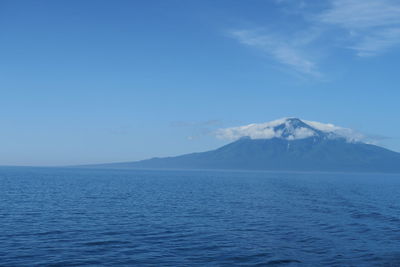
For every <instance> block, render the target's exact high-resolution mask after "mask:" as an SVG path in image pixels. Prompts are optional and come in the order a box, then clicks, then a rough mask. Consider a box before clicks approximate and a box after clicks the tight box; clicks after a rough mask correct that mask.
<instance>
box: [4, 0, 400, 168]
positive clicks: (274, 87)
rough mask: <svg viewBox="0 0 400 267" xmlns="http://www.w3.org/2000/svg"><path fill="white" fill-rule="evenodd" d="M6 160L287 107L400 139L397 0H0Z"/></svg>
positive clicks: (145, 150)
mask: <svg viewBox="0 0 400 267" xmlns="http://www.w3.org/2000/svg"><path fill="white" fill-rule="evenodd" d="M0 48H1V49H0V58H1V60H0V114H1V116H0V123H1V131H0V144H1V149H0V165H63V164H78V163H98V162H116V161H130V160H138V159H144V158H148V157H153V156H168V155H177V154H182V153H188V152H193V151H205V150H209V149H212V148H216V147H218V146H220V145H223V144H225V143H227V141H226V140H220V139H217V138H215V131H216V130H218V129H220V128H226V127H234V126H240V125H244V124H248V123H253V122H266V121H271V120H274V119H278V118H281V117H287V116H295V117H299V118H303V119H306V120H313V121H320V122H325V123H333V124H335V125H339V126H343V127H347V128H353V129H355V130H357V131H359V132H362V133H364V134H366V135H368V136H371V137H373V138H375V139H376V140H377V142H378V143H379V144H380V145H383V146H385V147H387V148H390V149H392V150H395V151H400V124H399V123H398V122H399V117H400V108H399V100H400V90H399V84H400V75H399V62H400V2H399V1H395V0H393V1H392V0H379V1H378V0H363V1H359V0H326V1H313V0H309V1H300V0H299V1H297V0H290V1H289V0H252V1H244V0H217V1H215V0H209V1H207V0H203V1H194V0H193V1H192V0H187V1H182V0H168V1H161V0H160V1H152V0H146V1H122V0H118V1H101V0H96V1H89V0H84V1H78V0H68V1H51V0H48V1H43V0H37V1H30V0H29V1H28V0H27V1H22V0H20V1H4V0H3V1H1V2H0Z"/></svg>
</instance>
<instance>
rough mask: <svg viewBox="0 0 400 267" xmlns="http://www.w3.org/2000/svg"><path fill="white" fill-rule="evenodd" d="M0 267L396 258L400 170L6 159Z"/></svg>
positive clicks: (393, 261)
mask: <svg viewBox="0 0 400 267" xmlns="http://www.w3.org/2000/svg"><path fill="white" fill-rule="evenodd" d="M0 265H2V266H46V265H62V266H76V265H92V266H95V265H105V266H115V265H121V266H124V265H125V266H132V265H151V266H205V265H208V266H232V265H242V266H248V265H250V266H252V265H259V266H400V175H383V174H323V173H271V172H228V171H131V170H89V169H61V168H0Z"/></svg>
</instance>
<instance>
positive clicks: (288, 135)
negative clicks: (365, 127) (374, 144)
mask: <svg viewBox="0 0 400 267" xmlns="http://www.w3.org/2000/svg"><path fill="white" fill-rule="evenodd" d="M301 122H302V123H304V125H303V124H301V125H295V123H293V121H291V118H283V119H279V120H275V121H271V122H265V123H253V124H248V125H244V126H238V127H231V128H224V129H219V130H217V131H216V136H217V137H218V138H220V139H225V140H230V141H233V140H237V139H240V138H242V137H249V138H251V139H272V138H282V139H286V140H299V139H304V138H308V137H312V136H318V135H320V133H321V132H322V133H324V135H325V136H326V137H328V138H332V139H333V138H344V139H346V140H347V141H348V142H367V139H366V137H365V136H364V135H362V134H360V133H358V132H356V131H354V130H352V129H348V128H343V127H339V126H335V125H333V124H325V123H320V122H314V121H307V120H301Z"/></svg>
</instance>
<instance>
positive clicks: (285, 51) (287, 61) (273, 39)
mask: <svg viewBox="0 0 400 267" xmlns="http://www.w3.org/2000/svg"><path fill="white" fill-rule="evenodd" d="M231 35H232V36H233V37H234V38H236V39H237V40H238V41H239V42H240V43H242V44H245V45H248V46H251V47H255V48H258V49H261V50H262V51H264V52H265V53H267V54H268V55H270V56H272V57H273V58H274V59H275V60H277V61H278V62H279V63H281V64H284V65H286V66H289V67H291V68H292V69H294V70H295V71H297V72H299V73H302V74H307V75H312V76H320V73H319V71H318V69H317V66H316V63H315V62H313V61H312V60H310V59H308V58H307V57H306V56H305V55H304V54H305V53H304V51H302V46H303V45H304V43H305V44H307V43H308V42H309V41H307V40H306V39H294V38H292V40H290V41H289V40H285V39H282V38H279V37H277V36H274V35H272V34H268V33H266V32H260V31H255V30H237V31H232V32H231Z"/></svg>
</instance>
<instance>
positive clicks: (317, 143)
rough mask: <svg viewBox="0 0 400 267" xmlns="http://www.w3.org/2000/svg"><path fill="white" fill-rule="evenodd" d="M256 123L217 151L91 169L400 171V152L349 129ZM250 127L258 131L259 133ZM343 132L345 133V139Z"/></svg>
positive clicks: (296, 121)
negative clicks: (359, 137)
mask: <svg viewBox="0 0 400 267" xmlns="http://www.w3.org/2000/svg"><path fill="white" fill-rule="evenodd" d="M254 125H255V124H251V125H250V126H245V127H244V128H241V129H244V133H245V134H247V133H251V134H253V137H251V135H250V136H243V137H241V138H239V139H237V140H235V141H234V142H232V143H229V144H227V145H224V146H222V147H220V148H217V149H214V150H210V151H206V152H197V153H190V154H185V155H180V156H175V157H165V158H152V159H147V160H142V161H136V162H123V163H110V164H99V165H91V166H92V167H101V168H124V169H126V168H133V169H232V170H269V171H328V172H389V173H397V172H400V153H397V152H394V151H391V150H388V149H386V148H383V147H379V146H376V145H372V144H368V143H365V142H362V141H359V140H356V139H355V138H349V136H350V135H349V133H351V132H349V131H343V129H345V128H340V127H336V126H334V125H329V124H325V126H324V125H322V124H321V125H322V126H321V125H320V126H319V127H320V129H318V128H316V127H313V125H310V124H308V123H307V122H305V121H302V120H300V119H297V118H285V119H283V120H277V121H273V122H271V123H269V124H268V123H266V124H262V126H261V127H259V126H258V125H256V126H254ZM326 125H327V126H326ZM246 127H247V128H246ZM248 129H253V132H249V130H248ZM254 129H255V130H254ZM239 130H240V129H239ZM235 131H236V132H235V133H237V132H238V131H237V130H236V129H235ZM341 132H345V134H343V135H341V134H340V133H341ZM256 137H258V138H256ZM262 137H270V138H262ZM350 137H351V136H350Z"/></svg>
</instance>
